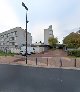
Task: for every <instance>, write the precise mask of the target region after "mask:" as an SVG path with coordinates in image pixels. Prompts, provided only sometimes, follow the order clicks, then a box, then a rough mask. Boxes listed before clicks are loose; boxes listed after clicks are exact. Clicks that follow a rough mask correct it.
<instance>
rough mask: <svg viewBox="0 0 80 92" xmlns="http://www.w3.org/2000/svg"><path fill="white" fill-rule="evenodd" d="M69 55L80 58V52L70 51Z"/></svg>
mask: <svg viewBox="0 0 80 92" xmlns="http://www.w3.org/2000/svg"><path fill="white" fill-rule="evenodd" d="M67 54H68V55H70V56H76V57H80V50H68V51H67Z"/></svg>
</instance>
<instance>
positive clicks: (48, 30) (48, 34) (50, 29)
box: [44, 25, 53, 45]
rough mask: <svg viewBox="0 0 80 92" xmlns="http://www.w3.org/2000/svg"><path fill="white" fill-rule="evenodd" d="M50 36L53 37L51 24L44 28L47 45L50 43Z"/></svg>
mask: <svg viewBox="0 0 80 92" xmlns="http://www.w3.org/2000/svg"><path fill="white" fill-rule="evenodd" d="M49 37H53V30H52V25H50V26H49V28H48V29H44V44H45V45H49V43H48V39H49Z"/></svg>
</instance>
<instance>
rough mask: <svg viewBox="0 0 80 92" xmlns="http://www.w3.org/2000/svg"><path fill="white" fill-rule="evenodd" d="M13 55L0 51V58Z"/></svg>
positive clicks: (12, 54)
mask: <svg viewBox="0 0 80 92" xmlns="http://www.w3.org/2000/svg"><path fill="white" fill-rule="evenodd" d="M14 55H15V53H11V52H7V53H6V52H3V51H0V56H14Z"/></svg>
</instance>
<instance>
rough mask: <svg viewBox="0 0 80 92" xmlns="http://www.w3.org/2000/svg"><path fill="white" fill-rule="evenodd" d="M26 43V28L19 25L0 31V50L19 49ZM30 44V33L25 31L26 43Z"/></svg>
mask: <svg viewBox="0 0 80 92" xmlns="http://www.w3.org/2000/svg"><path fill="white" fill-rule="evenodd" d="M25 44H26V30H24V29H22V28H21V27H16V28H13V29H10V30H8V31H5V32H2V33H0V50H3V51H5V50H7V51H11V50H15V49H20V47H21V46H22V45H25ZM31 44H32V36H31V33H29V32H27V45H28V46H29V45H31Z"/></svg>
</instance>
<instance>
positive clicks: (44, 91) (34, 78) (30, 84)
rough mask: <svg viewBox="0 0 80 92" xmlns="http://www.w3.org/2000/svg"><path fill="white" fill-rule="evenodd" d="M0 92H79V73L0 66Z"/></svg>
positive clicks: (74, 71) (76, 71) (77, 71)
mask: <svg viewBox="0 0 80 92" xmlns="http://www.w3.org/2000/svg"><path fill="white" fill-rule="evenodd" d="M0 92H80V71H79V70H64V69H48V68H32V67H27V66H20V65H6V64H5V65H2V64H1V65H0Z"/></svg>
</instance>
